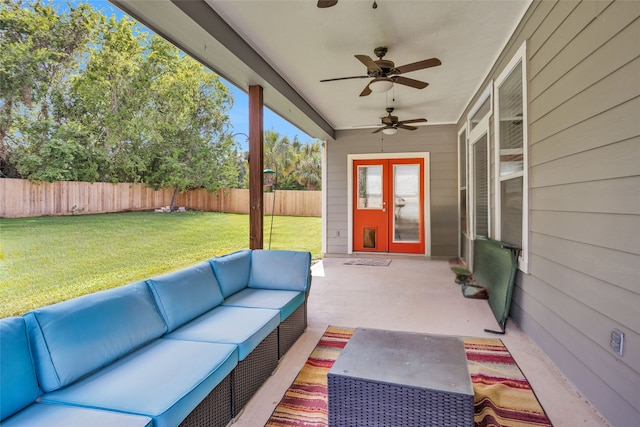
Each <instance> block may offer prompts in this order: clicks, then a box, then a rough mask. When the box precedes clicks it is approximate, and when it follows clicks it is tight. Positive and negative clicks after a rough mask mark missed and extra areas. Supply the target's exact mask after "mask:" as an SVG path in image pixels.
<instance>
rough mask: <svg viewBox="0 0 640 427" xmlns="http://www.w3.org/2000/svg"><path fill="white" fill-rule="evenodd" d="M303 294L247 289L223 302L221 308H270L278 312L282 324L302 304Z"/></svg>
mask: <svg viewBox="0 0 640 427" xmlns="http://www.w3.org/2000/svg"><path fill="white" fill-rule="evenodd" d="M304 298H305V295H304V292H299V291H280V290H273V289H253V288H247V289H244V290H242V291H240V292H238V293H236V294H233V295H231V296H230V297H229V298H227V299H226V300H224V302H223V303H222V305H223V306H236V307H251V308H270V309H273V310H278V311H280V322H283V321H284V320H285V319H286V318H287V317H289V315H290V314H291V313H293V312H294V311H295V310H296V308H298V307H300V306H301V305H302V304H304Z"/></svg>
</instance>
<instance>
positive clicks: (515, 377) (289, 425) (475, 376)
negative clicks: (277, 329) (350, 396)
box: [265, 326, 552, 427]
mask: <svg viewBox="0 0 640 427" xmlns="http://www.w3.org/2000/svg"><path fill="white" fill-rule="evenodd" d="M353 331H354V330H353V329H352V328H341V327H336V326H329V327H328V328H327V330H326V331H325V333H324V335H323V336H322V337H321V338H320V341H319V342H318V345H317V346H316V348H315V349H314V350H313V351H312V352H311V354H310V355H309V359H308V360H307V362H306V363H305V365H304V366H303V367H302V370H301V371H300V373H299V374H298V376H297V377H296V379H295V380H294V381H293V384H291V386H290V387H289V389H288V390H287V391H286V392H285V394H284V396H283V397H282V400H281V401H280V403H279V404H278V406H277V407H276V409H275V410H274V411H273V414H272V415H271V418H270V419H269V421H268V422H267V424H265V427H302V426H304V427H327V424H328V420H327V418H328V417H327V412H328V401H327V373H328V372H329V370H330V369H331V367H332V366H333V363H334V362H335V360H336V359H337V358H338V355H340V352H341V351H342V349H343V348H344V346H345V345H346V344H347V342H348V341H349V338H351V335H352V334H353ZM464 347H465V352H466V354H467V367H468V369H469V375H470V376H471V382H472V385H473V391H474V395H475V397H474V402H475V403H474V406H475V417H474V418H475V420H474V421H475V422H474V424H475V427H486V426H492V427H507V426H508V427H552V425H551V421H549V418H547V415H546V414H545V412H544V409H542V406H541V405H540V402H539V401H538V398H537V397H536V395H535V393H534V391H533V389H532V388H531V385H530V384H529V382H528V381H527V379H526V378H525V376H524V375H523V374H522V371H521V370H520V368H519V367H518V365H517V364H516V361H515V360H514V359H513V357H512V356H511V354H510V353H509V350H507V348H506V347H505V346H504V344H503V343H502V341H500V340H499V339H495V338H468V337H467V338H464Z"/></svg>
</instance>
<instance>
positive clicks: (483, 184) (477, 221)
mask: <svg viewBox="0 0 640 427" xmlns="http://www.w3.org/2000/svg"><path fill="white" fill-rule="evenodd" d="M492 89H493V83H490V84H489V85H488V86H487V88H486V89H485V90H484V92H483V93H482V94H481V95H480V98H479V99H478V101H477V102H476V104H475V105H474V107H473V108H472V109H471V111H470V112H469V114H468V115H467V128H468V129H469V148H468V153H469V160H468V161H469V163H468V165H469V175H468V183H469V185H468V190H469V195H468V197H469V226H470V230H469V233H470V236H469V237H470V238H471V239H476V238H478V237H490V236H491V210H490V205H489V197H490V191H489V183H490V178H491V177H490V175H489V118H490V117H491V114H492V108H491V107H492Z"/></svg>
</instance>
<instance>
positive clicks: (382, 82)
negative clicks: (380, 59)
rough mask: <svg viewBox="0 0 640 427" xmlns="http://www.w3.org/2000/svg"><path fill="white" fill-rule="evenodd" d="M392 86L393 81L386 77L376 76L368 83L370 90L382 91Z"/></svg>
mask: <svg viewBox="0 0 640 427" xmlns="http://www.w3.org/2000/svg"><path fill="white" fill-rule="evenodd" d="M392 87H393V81H392V80H391V79H390V78H388V77H377V78H375V79H373V81H372V82H371V83H369V89H371V91H372V92H377V93H382V92H387V91H388V90H389V89H391V88H392Z"/></svg>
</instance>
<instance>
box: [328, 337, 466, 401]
mask: <svg viewBox="0 0 640 427" xmlns="http://www.w3.org/2000/svg"><path fill="white" fill-rule="evenodd" d="M329 375H337V376H343V377H351V378H356V379H360V380H365V381H373V382H378V383H386V384H393V385H403V386H409V387H417V388H423V389H429V390H437V391H443V392H450V393H458V394H465V395H471V396H473V386H472V385H471V378H470V377H469V371H468V369H467V358H466V353H465V350H464V342H463V340H462V338H460V337H451V336H445V335H429V334H419V333H414V332H399V331H387V330H381V329H370V328H357V329H356V330H355V332H354V334H353V336H352V337H351V338H350V339H349V342H348V343H347V345H346V346H345V348H344V349H343V350H342V352H341V353H340V356H338V359H337V360H336V361H335V363H334V364H333V367H332V368H331V370H330V371H329Z"/></svg>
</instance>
